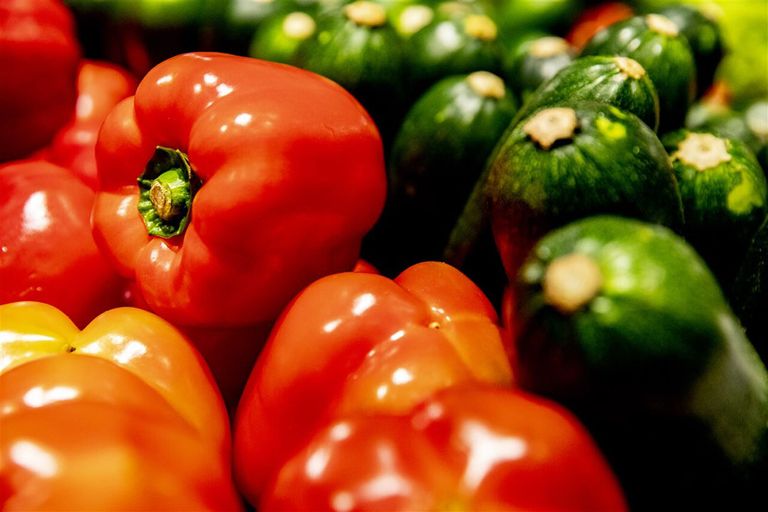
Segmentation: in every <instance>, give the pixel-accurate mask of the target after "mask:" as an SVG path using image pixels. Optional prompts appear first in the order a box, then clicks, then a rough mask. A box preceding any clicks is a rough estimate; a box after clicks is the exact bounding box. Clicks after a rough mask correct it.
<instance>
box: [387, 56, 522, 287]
mask: <svg viewBox="0 0 768 512" xmlns="http://www.w3.org/2000/svg"><path fill="white" fill-rule="evenodd" d="M516 110H517V104H516V101H515V99H514V97H513V96H512V94H511V93H510V92H509V91H508V90H507V88H506V87H505V85H504V82H503V81H502V80H501V78H499V77H498V76H496V75H493V74H491V73H488V72H485V71H476V72H473V73H470V74H468V75H458V76H452V77H448V78H444V79H443V80H441V81H439V82H438V83H437V84H435V85H434V86H432V87H431V88H430V89H429V90H428V91H427V92H426V93H425V94H424V95H423V96H422V97H421V98H420V99H419V100H418V101H417V102H416V103H415V104H414V106H413V107H412V108H411V109H410V110H409V112H408V114H407V115H406V117H405V120H404V122H403V124H402V126H401V127H400V130H399V131H398V134H397V137H396V138H395V142H394V145H393V148H392V152H391V156H390V165H389V170H390V190H389V196H388V201H387V206H386V208H385V210H384V214H383V216H382V219H381V221H380V222H379V228H380V230H381V231H382V234H381V237H383V238H386V239H387V240H388V241H387V242H386V244H385V245H384V246H383V247H382V249H384V248H385V247H393V246H397V247H399V250H398V251H391V250H390V251H383V252H386V254H382V255H381V256H379V258H378V259H377V261H376V263H377V266H378V267H379V268H380V269H381V270H383V271H384V272H385V273H387V272H388V271H389V270H391V271H392V272H393V273H397V272H400V271H402V270H403V269H404V268H406V267H407V266H409V265H412V264H413V263H416V262H419V261H424V260H437V259H440V258H441V256H442V250H443V247H444V246H445V244H446V242H447V241H448V235H449V233H450V230H451V228H452V227H453V225H454V223H455V222H456V218H457V217H458V216H459V213H461V210H462V208H463V207H464V204H465V203H466V201H467V197H468V196H469V191H470V190H471V189H472V185H473V184H474V183H475V181H476V180H477V179H478V176H479V175H480V173H481V172H482V170H483V168H484V166H485V163H486V160H487V159H488V157H489V155H490V153H491V151H492V150H493V148H494V146H495V145H496V143H497V141H498V139H499V138H500V137H501V135H502V134H503V133H504V130H505V129H506V128H507V126H508V125H509V123H510V121H511V120H512V117H513V116H514V114H515V111H516ZM384 260H391V261H384Z"/></svg>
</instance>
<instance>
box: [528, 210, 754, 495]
mask: <svg viewBox="0 0 768 512" xmlns="http://www.w3.org/2000/svg"><path fill="white" fill-rule="evenodd" d="M572 253H581V254H585V255H586V256H587V257H589V259H590V260H591V261H593V262H594V263H595V264H596V265H597V267H598V269H599V272H600V274H601V276H602V283H601V284H600V286H599V288H598V289H597V292H596V293H595V294H594V295H593V296H592V297H591V298H588V300H587V301H586V303H585V304H583V305H582V307H580V308H579V309H577V310H575V311H571V312H565V311H562V310H561V309H557V308H555V307H553V306H551V305H549V304H548V300H547V299H546V296H545V294H544V291H543V285H542V283H543V278H544V276H545V275H546V271H547V269H548V267H549V265H550V264H551V263H552V262H553V261H554V260H556V259H557V258H558V257H561V256H564V255H568V254H572ZM517 292H518V296H517V298H518V308H517V312H516V318H515V321H516V322H517V323H518V329H517V330H518V332H517V336H516V341H515V347H514V350H515V353H516V355H517V357H516V359H515V361H514V362H515V376H516V379H517V381H518V383H519V384H520V385H521V387H523V388H524V389H528V390H530V391H533V392H535V393H540V394H544V395H546V396H548V397H550V398H554V399H556V400H558V401H560V402H562V403H563V404H565V405H566V406H567V407H568V408H570V409H571V410H573V411H574V412H576V414H577V415H578V416H579V418H580V419H581V421H583V422H584V423H585V425H586V426H587V427H588V429H589V430H590V432H591V433H592V435H593V436H594V438H595V440H596V441H597V443H598V445H599V446H600V448H601V449H602V451H603V453H604V454H605V455H606V457H607V458H608V461H609V463H610V464H611V466H612V468H613V469H614V470H615V472H616V474H617V476H618V477H619V479H620V481H621V484H622V488H623V489H624V491H625V495H626V496H627V498H628V501H629V505H630V509H631V510H659V509H662V510H752V509H754V505H755V504H756V503H762V502H764V501H765V494H766V489H765V481H766V480H765V478H766V477H768V375H767V374H766V369H765V366H764V365H763V364H762V362H761V361H760V359H759V357H758V356H757V354H756V353H755V351H754V348H753V347H752V345H751V344H750V343H749V341H748V340H747V339H746V337H745V336H744V334H743V331H742V330H741V328H740V327H739V325H738V321H737V320H736V318H735V317H734V316H733V314H732V312H731V311H730V309H729V307H728V305H727V303H726V301H725V299H724V298H723V295H722V292H721V291H720V289H719V287H718V285H717V283H716V281H715V279H714V278H713V276H712V275H711V273H710V272H709V270H708V269H707V267H706V265H705V264H704V263H703V261H702V260H701V259H700V258H699V257H698V255H697V254H696V253H695V252H694V251H693V249H692V248H690V246H688V245H687V244H686V243H685V242H684V240H682V239H681V238H679V237H677V236H676V235H674V234H673V233H672V232H671V231H669V230H668V229H666V228H663V227H661V226H657V225H651V224H645V223H642V222H638V221H635V220H631V219H626V218H619V217H608V216H602V217H594V218H589V219H583V220H581V221H578V222H575V223H573V224H571V225H569V226H567V227H564V228H562V229H559V230H556V231H554V232H552V233H550V234H548V235H547V236H546V237H545V238H544V239H542V240H541V242H540V243H539V244H538V245H537V246H536V248H535V249H534V250H533V251H532V252H531V255H530V257H529V259H528V260H527V262H526V264H525V266H524V267H523V268H522V270H521V272H520V273H519V275H518V279H517Z"/></svg>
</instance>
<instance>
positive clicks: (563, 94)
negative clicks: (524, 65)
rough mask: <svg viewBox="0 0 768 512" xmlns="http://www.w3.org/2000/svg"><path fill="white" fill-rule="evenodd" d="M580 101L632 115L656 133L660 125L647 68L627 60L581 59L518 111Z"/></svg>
mask: <svg viewBox="0 0 768 512" xmlns="http://www.w3.org/2000/svg"><path fill="white" fill-rule="evenodd" d="M578 101H597V102H599V103H607V104H609V105H613V106H614V107H616V108H618V109H620V110H624V111H627V112H631V113H633V114H635V115H636V116H637V117H639V118H640V120H641V121H643V122H644V123H645V124H647V125H648V126H649V127H650V128H652V129H653V130H656V128H657V127H658V124H659V99H658V96H657V94H656V88H655V87H654V86H653V82H651V80H650V78H648V74H647V73H646V72H645V69H644V68H643V67H642V66H641V65H640V64H639V63H638V62H637V61H635V60H632V59H630V58H628V57H608V56H605V55H594V56H589V57H581V58H579V59H576V60H575V61H573V62H572V63H571V64H569V65H568V66H566V67H565V68H563V69H562V70H560V71H559V72H558V73H557V74H556V75H555V76H554V77H552V78H551V79H550V80H548V81H547V82H545V83H544V84H543V85H541V86H540V87H539V88H538V89H537V90H536V92H535V93H534V94H532V95H531V96H530V97H529V98H528V101H526V102H525V104H524V105H523V107H522V108H521V109H520V112H518V117H519V118H523V117H525V116H527V115H529V114H531V113H533V112H535V111H537V110H539V109H542V108H545V107H549V106H552V105H562V104H568V103H571V102H578Z"/></svg>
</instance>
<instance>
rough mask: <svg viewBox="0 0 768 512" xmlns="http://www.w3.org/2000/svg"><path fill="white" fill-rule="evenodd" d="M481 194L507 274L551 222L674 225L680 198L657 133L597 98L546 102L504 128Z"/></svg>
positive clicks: (679, 219) (679, 216)
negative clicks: (606, 217)
mask: <svg viewBox="0 0 768 512" xmlns="http://www.w3.org/2000/svg"><path fill="white" fill-rule="evenodd" d="M488 172H489V174H488V179H487V181H486V182H485V191H484V193H485V195H486V197H487V198H488V200H489V206H490V211H491V222H492V224H493V232H494V238H495V239H496V244H497V246H498V248H499V252H500V254H501V256H502V260H503V262H504V266H505V268H506V270H507V274H508V275H509V276H510V277H511V276H514V275H515V274H516V273H517V269H518V268H519V266H520V264H521V263H522V260H523V258H524V257H525V255H526V254H527V252H528V250H529V249H530V248H531V246H532V245H533V244H534V243H535V242H536V240H537V239H538V238H539V237H540V236H541V235H542V234H544V233H545V232H547V231H549V230H550V229H553V228H556V227H558V226H561V225H563V224H566V223H568V222H571V221H573V220H576V219H579V218H582V217H587V216H590V215H596V214H602V213H613V214H619V215H624V216H628V217H635V218H639V219H643V220H647V221H651V222H656V223H660V224H664V225H667V226H671V227H673V228H675V229H679V228H681V226H682V220H683V218H682V206H681V203H680V196H679V193H678V190H677V183H676V182H675V177H674V174H673V173H672V167H671V165H670V163H669V159H668V156H667V153H666V152H665V151H664V147H663V146H662V144H661V142H660V141H659V139H658V138H657V137H656V134H655V133H654V132H653V130H651V129H650V128H649V127H648V126H647V125H646V124H645V123H643V122H642V121H641V120H640V119H638V118H637V116H635V115H634V114H631V113H628V112H623V111H621V110H619V109H617V108H615V107H613V106H611V105H606V104H602V103H594V102H588V103H576V104H570V105H569V106H561V107H551V108H546V109H543V110H539V111H538V112H536V113H534V114H532V115H530V116H528V117H526V118H524V119H522V120H521V121H520V122H519V123H518V124H517V125H516V126H515V127H514V128H513V129H512V130H511V131H510V132H508V133H507V134H506V135H505V136H504V138H503V139H502V141H501V142H500V143H499V145H498V146H497V148H496V149H495V150H494V156H493V157H492V160H491V162H490V165H489V171H488Z"/></svg>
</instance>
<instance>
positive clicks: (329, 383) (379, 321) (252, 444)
mask: <svg viewBox="0 0 768 512" xmlns="http://www.w3.org/2000/svg"><path fill="white" fill-rule="evenodd" d="M511 380H512V375H511V371H510V365H509V362H508V360H507V358H506V355H505V353H504V348H503V345H502V340H501V332H500V330H499V328H498V326H497V317H496V313H495V311H494V310H493V307H492V306H491V304H490V303H489V302H488V300H487V299H486V298H485V296H484V295H483V293H482V292H481V291H480V290H479V289H478V288H477V287H476V286H475V285H474V284H473V283H472V282H471V281H470V280H469V279H467V278H466V277H465V276H464V275H463V274H462V273H461V272H459V271H458V270H456V269H454V268H453V267H451V266H449V265H446V264H443V263H436V262H427V263H421V264H418V265H414V266H412V267H410V268H409V269H407V270H406V271H405V272H403V273H402V274H401V275H400V276H398V277H397V279H395V280H394V281H393V280H390V279H387V278H385V277H383V276H380V275H375V274H365V273H343V274H336V275H332V276H328V277H325V278H323V279H320V280H318V281H316V282H315V283H313V284H311V285H310V286H309V287H307V288H306V289H305V290H304V291H302V292H301V293H300V294H299V295H298V296H297V297H296V298H295V299H294V300H293V302H292V303H291V304H290V306H288V308H286V310H285V312H284V313H283V315H282V316H281V317H280V319H279V320H278V322H277V324H276V325H275V328H274V329H273V331H272V333H271V335H270V339H269V340H268V341H267V344H266V346H265V347H264V350H263V351H262V353H261V355H260V356H259V359H258V362H257V364H256V366H255V368H254V370H253V373H252V374H251V376H250V379H249V381H248V384H247V386H246V389H245V392H244V394H243V396H242V398H241V400H240V405H239V408H238V412H237V417H236V420H235V468H236V476H237V478H238V481H239V483H240V489H241V491H242V492H243V493H244V494H245V496H246V497H248V498H249V499H250V500H251V502H252V503H254V504H255V503H257V502H258V497H259V494H260V493H261V491H262V489H263V486H264V485H265V483H266V482H267V480H268V479H269V478H270V475H272V474H273V472H274V471H276V470H277V469H278V468H279V466H280V464H282V462H283V461H284V460H285V459H286V458H287V457H289V456H290V455H291V454H293V453H295V452H296V451H297V450H299V449H300V448H301V447H302V446H303V445H304V444H305V443H306V442H307V441H308V440H309V438H310V437H311V436H312V435H313V433H314V432H315V430H317V429H318V428H319V427H320V426H322V425H323V424H324V423H325V422H327V421H329V420H330V419H331V418H333V417H335V416H337V415H339V414H346V413H352V412H366V413H372V412H386V413H405V412H407V411H409V410H410V409H411V408H412V407H413V406H414V405H415V404H416V403H418V402H420V401H421V400H423V399H424V398H426V397H427V396H429V395H430V394H432V393H433V392H434V391H435V390H437V389H442V388H445V387H448V386H452V385H457V384H461V383H467V382H475V381H480V382H489V383H496V384H509V383H510V382H511Z"/></svg>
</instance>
